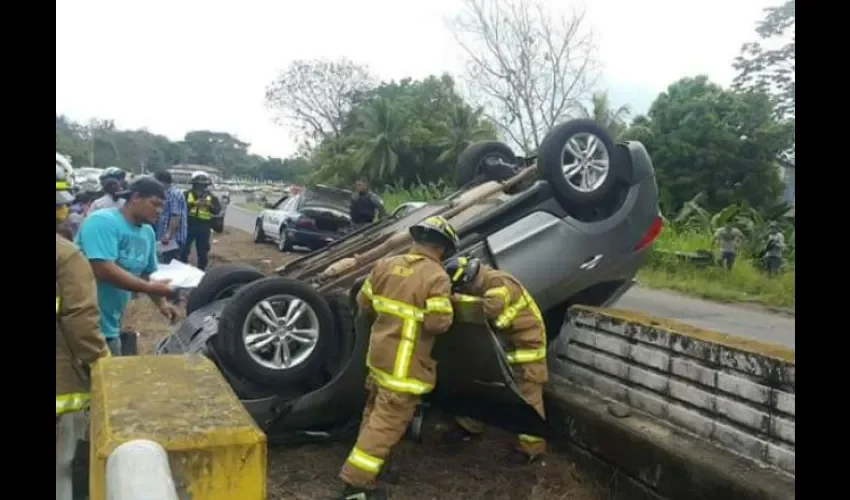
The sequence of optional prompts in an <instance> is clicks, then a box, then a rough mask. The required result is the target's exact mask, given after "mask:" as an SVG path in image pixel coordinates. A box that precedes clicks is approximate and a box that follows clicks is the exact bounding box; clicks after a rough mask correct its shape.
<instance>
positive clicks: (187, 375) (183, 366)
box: [89, 356, 266, 500]
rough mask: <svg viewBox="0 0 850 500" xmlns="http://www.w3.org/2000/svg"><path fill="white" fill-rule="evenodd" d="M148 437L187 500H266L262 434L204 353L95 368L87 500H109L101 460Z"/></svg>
mask: <svg viewBox="0 0 850 500" xmlns="http://www.w3.org/2000/svg"><path fill="white" fill-rule="evenodd" d="M134 439H150V440H152V441H155V442H157V443H159V444H160V445H162V447H163V448H165V450H166V451H167V452H168V457H169V462H170V464H171V471H172V473H173V475H174V479H175V482H176V483H177V485H178V488H180V489H181V490H185V493H186V494H188V496H189V498H192V500H237V499H238V500H264V499H265V497H266V436H265V434H263V432H262V431H261V430H260V429H259V428H258V427H257V425H256V424H255V423H254V420H253V419H252V418H251V416H250V415H249V414H248V412H247V411H246V410H245V408H244V407H243V406H242V404H241V403H240V402H239V399H238V398H237V397H236V395H235V394H234V393H233V391H232V390H231V388H230V386H228V384H227V382H226V381H225V380H224V378H223V377H222V376H221V374H220V373H219V371H218V369H217V368H216V366H215V365H214V364H213V363H212V362H211V361H210V360H208V359H207V358H205V357H203V356H127V357H110V358H106V359H103V360H101V361H99V362H98V363H97V364H96V365H95V366H94V368H93V369H92V400H91V465H90V468H91V470H90V479H89V481H90V483H89V484H90V494H89V498H90V500H106V477H105V475H106V460H107V458H108V457H109V454H110V453H111V452H112V450H114V449H115V448H116V447H117V446H119V445H121V444H122V443H125V442H127V441H131V440H134Z"/></svg>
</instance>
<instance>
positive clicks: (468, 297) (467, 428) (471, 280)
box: [443, 256, 548, 464]
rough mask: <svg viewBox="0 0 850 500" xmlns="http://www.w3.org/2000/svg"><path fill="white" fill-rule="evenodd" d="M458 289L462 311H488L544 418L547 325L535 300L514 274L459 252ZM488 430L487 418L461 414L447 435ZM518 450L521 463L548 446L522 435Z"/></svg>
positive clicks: (453, 265)
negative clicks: (464, 309)
mask: <svg viewBox="0 0 850 500" xmlns="http://www.w3.org/2000/svg"><path fill="white" fill-rule="evenodd" d="M446 272H447V273H448V274H449V276H450V277H451V279H452V288H453V290H455V291H456V292H458V293H455V294H454V295H453V296H452V302H453V303H454V307H456V308H457V309H458V311H459V313H462V311H461V308H463V307H475V308H477V307H480V308H481V309H482V310H483V311H481V312H483V316H484V318H486V319H487V320H488V321H489V322H490V324H491V325H492V326H493V327H494V328H495V330H496V332H497V333H498V334H499V336H500V337H502V339H503V340H504V341H505V343H506V344H507V345H508V352H507V355H508V362H509V363H510V364H511V366H512V367H513V371H514V377H515V379H516V381H517V385H518V387H519V390H520V393H521V394H522V396H523V398H525V400H526V401H527V402H528V404H530V405H531V406H533V407H534V409H535V410H537V412H538V413H539V414H540V416H541V417H543V418H546V413H545V411H544V409H543V384H544V383H545V382H546V380H547V379H548V369H547V367H546V327H545V326H544V323H543V316H542V315H541V313H540V309H539V308H538V307H537V304H536V303H535V302H534V299H533V298H532V297H531V295H530V294H529V293H528V291H526V290H525V288H524V287H523V286H522V284H521V283H520V282H519V281H518V280H517V279H516V278H514V277H513V276H511V275H510V274H508V273H506V272H504V271H500V270H497V269H493V268H492V267H489V266H487V265H485V264H482V263H481V262H480V261H479V260H478V259H476V258H467V257H463V256H459V257H456V258H454V259H452V260H450V261H449V262H448V263H447V264H446ZM483 432H484V425H483V424H482V423H481V422H478V421H476V420H473V419H471V418H468V417H460V418H458V419H456V426H455V428H454V429H452V430H451V431H449V432H448V433H447V434H446V435H445V436H444V438H443V439H444V441H445V442H446V443H456V442H460V441H468V440H470V439H472V438H474V437H478V436H480V435H481V433H483ZM517 438H518V443H517V450H516V451H518V452H519V453H517V454H515V455H513V457H515V459H516V461H517V462H518V463H520V464H527V463H531V462H533V461H534V460H535V459H537V458H538V457H539V456H540V455H542V454H543V453H544V452H545V451H546V442H545V441H544V440H543V438H540V437H537V436H529V435H525V434H520V435H519V436H517Z"/></svg>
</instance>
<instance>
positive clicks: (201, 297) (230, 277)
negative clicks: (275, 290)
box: [186, 264, 266, 315]
mask: <svg viewBox="0 0 850 500" xmlns="http://www.w3.org/2000/svg"><path fill="white" fill-rule="evenodd" d="M265 277H266V275H265V274H263V273H262V272H261V271H260V270H259V269H256V268H254V267H251V266H249V265H246V264H223V265H221V266H215V267H213V268H211V269H210V270H209V271H207V272H206V273H204V277H203V278H202V279H201V282H200V283H198V286H197V287H196V288H195V289H194V290H192V292H191V293H190V294H189V299H188V300H187V301H186V314H187V315H189V314H192V313H193V312H195V311H197V310H198V309H200V308H202V307H205V306H207V305H209V304H212V303H213V302H215V301H217V300H221V299H226V298H228V297H231V296H232V295H233V294H235V293H236V290H238V289H239V288H241V287H243V286H245V285H247V284H248V283H251V282H252V281H257V280H259V279H262V278H265Z"/></svg>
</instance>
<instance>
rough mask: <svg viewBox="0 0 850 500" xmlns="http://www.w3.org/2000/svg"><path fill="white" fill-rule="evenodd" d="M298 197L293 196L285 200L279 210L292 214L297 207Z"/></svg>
mask: <svg viewBox="0 0 850 500" xmlns="http://www.w3.org/2000/svg"><path fill="white" fill-rule="evenodd" d="M298 198H299V197H298V196H293V197H292V198H289V199H288V200H286V203H284V204H283V207H282V208H281V209H280V210H284V211H286V212H294V211H295V209H296V207H297V206H298Z"/></svg>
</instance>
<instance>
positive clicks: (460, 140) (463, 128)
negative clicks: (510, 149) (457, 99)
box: [437, 103, 496, 163]
mask: <svg viewBox="0 0 850 500" xmlns="http://www.w3.org/2000/svg"><path fill="white" fill-rule="evenodd" d="M483 113H484V110H483V108H478V109H472V108H470V107H469V106H467V105H465V104H463V103H458V104H455V106H453V107H452V110H451V114H450V115H449V117H448V122H446V123H444V124H443V126H442V127H441V130H440V131H439V132H440V139H439V141H438V145H439V146H440V148H442V153H440V156H439V157H438V158H437V161H438V162H440V163H454V160H455V159H457V157H458V155H459V154H460V153H461V152H462V151H463V150H464V149H466V148H467V147H469V145H470V144H472V143H473V142H478V141H484V140H491V139H495V138H496V131H495V129H493V127H491V126H488V124H485V123H482V121H481V115H482V114H483Z"/></svg>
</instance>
